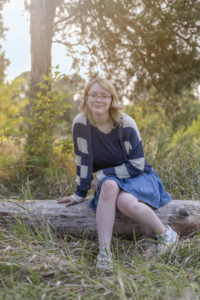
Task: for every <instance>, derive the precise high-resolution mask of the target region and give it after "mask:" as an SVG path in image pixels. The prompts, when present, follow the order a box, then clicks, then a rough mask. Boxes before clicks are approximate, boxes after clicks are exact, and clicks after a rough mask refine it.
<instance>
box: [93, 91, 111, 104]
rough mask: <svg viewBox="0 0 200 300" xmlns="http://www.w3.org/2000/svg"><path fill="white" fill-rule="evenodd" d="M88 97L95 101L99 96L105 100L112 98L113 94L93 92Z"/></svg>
mask: <svg viewBox="0 0 200 300" xmlns="http://www.w3.org/2000/svg"><path fill="white" fill-rule="evenodd" d="M88 98H89V99H91V100H92V101H95V100H97V99H98V98H99V99H100V100H102V101H104V102H105V101H107V100H109V99H110V98H111V95H107V94H97V93H91V94H88Z"/></svg>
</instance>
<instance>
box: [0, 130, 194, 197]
mask: <svg viewBox="0 0 200 300" xmlns="http://www.w3.org/2000/svg"><path fill="white" fill-rule="evenodd" d="M143 144H144V153H145V158H146V160H147V161H148V162H149V163H150V164H152V166H153V167H154V169H155V170H156V171H157V173H158V175H159V176H160V177H161V179H162V181H163V183H164V186H165V188H166V190H167V191H168V192H169V193H170V194H171V195H172V198H173V199H200V151H199V149H200V140H196V141H195V142H194V140H193V138H192V135H191V134H188V135H185V134H183V135H179V136H178V137H176V139H175V138H173V137H171V136H169V134H167V133H166V132H165V131H164V132H162V131H160V132H158V134H157V136H156V137H155V136H151V135H145V132H144V133H143ZM6 149H7V148H5V149H4V150H3V149H0V153H1V157H4V159H1V160H0V198H4V197H5V198H19V199H54V198H56V197H62V196H66V195H69V194H71V193H73V192H74V189H75V163H74V156H73V152H72V149H71V148H70V149H71V150H70V152H69V149H67V152H65V148H62V146H56V147H55V149H54V155H53V157H52V159H51V162H50V164H49V167H48V168H46V169H44V170H43V172H42V173H41V174H38V176H37V177H36V178H31V177H30V176H29V174H27V171H26V166H25V163H24V159H23V151H22V149H21V148H20V150H21V152H19V149H18V150H16V147H13V148H12V147H10V148H9V151H7V150H6ZM12 149H13V152H12ZM16 152H17V155H15V153H16ZM19 153H21V155H19ZM29 169H30V166H29Z"/></svg>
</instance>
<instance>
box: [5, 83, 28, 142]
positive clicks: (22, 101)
mask: <svg viewBox="0 0 200 300" xmlns="http://www.w3.org/2000/svg"><path fill="white" fill-rule="evenodd" d="M24 83H25V80H24V78H18V79H15V80H13V81H12V83H11V84H3V83H1V84H0V108H1V109H0V142H1V140H2V141H3V140H4V139H6V138H7V137H9V136H13V137H15V138H17V137H20V136H21V129H22V127H23V121H24V120H23V112H24V108H25V106H26V105H27V103H28V100H27V98H26V97H21V86H23V85H24Z"/></svg>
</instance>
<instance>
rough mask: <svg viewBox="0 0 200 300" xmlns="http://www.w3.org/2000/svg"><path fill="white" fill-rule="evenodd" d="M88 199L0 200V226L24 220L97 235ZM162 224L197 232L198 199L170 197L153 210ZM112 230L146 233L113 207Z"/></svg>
mask: <svg viewBox="0 0 200 300" xmlns="http://www.w3.org/2000/svg"><path fill="white" fill-rule="evenodd" d="M89 201H90V199H87V200H86V201H84V202H82V203H79V204H76V205H73V206H70V207H65V205H64V204H58V203H57V202H56V201H55V200H26V201H23V202H17V201H15V202H14V201H4V200H1V201H0V226H4V227H5V226H9V224H11V223H13V222H14V223H16V222H17V220H19V219H20V220H21V219H22V220H24V222H25V223H26V224H28V225H29V226H30V227H32V228H34V227H35V226H40V225H41V223H42V224H44V225H45V226H46V225H47V224H48V225H49V226H50V228H51V229H52V230H53V231H54V232H55V233H56V234H58V235H67V234H69V235H73V236H77V237H81V236H83V235H84V234H85V235H87V236H88V237H90V238H96V237H97V231H96V221H95V212H94V211H93V210H92V209H91V208H90V207H89V206H88V203H89ZM155 212H156V214H157V215H158V217H159V218H160V219H161V220H162V221H163V223H164V224H169V225H170V226H172V227H173V228H174V229H175V230H176V231H177V232H179V234H180V235H181V236H188V235H189V234H191V233H199V232H200V201H194V200H173V201H171V202H170V203H168V204H167V205H165V206H164V207H161V208H160V209H158V210H156V211H155ZM113 233H114V234H115V235H117V236H121V237H126V238H133V236H136V237H141V236H149V235H151V233H150V232H149V230H148V229H147V228H146V227H145V226H143V225H141V224H137V223H135V222H133V221H132V220H130V219H129V218H128V217H126V216H124V215H123V214H121V213H120V212H119V211H117V215H116V221H115V225H114V230H113Z"/></svg>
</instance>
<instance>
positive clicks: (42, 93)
mask: <svg viewBox="0 0 200 300" xmlns="http://www.w3.org/2000/svg"><path fill="white" fill-rule="evenodd" d="M60 79H61V75H60V74H59V72H56V73H55V77H53V76H52V75H51V74H49V76H44V82H43V83H40V84H39V92H38V94H37V98H36V99H31V113H30V116H29V118H27V123H28V137H27V141H26V144H25V154H26V162H27V166H28V167H29V168H31V167H32V168H33V172H37V174H38V173H42V172H43V171H44V170H45V168H47V167H48V166H49V164H50V162H51V160H52V157H53V146H54V134H53V129H54V128H55V126H56V124H57V123H58V122H59V120H60V118H61V117H62V115H63V113H64V111H65V110H66V109H67V108H69V104H68V103H67V101H66V98H67V97H68V94H64V93H63V92H62V91H61V90H57V89H56V83H57V82H58V81H59V80H60ZM35 168H36V169H37V170H36V169H35Z"/></svg>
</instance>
